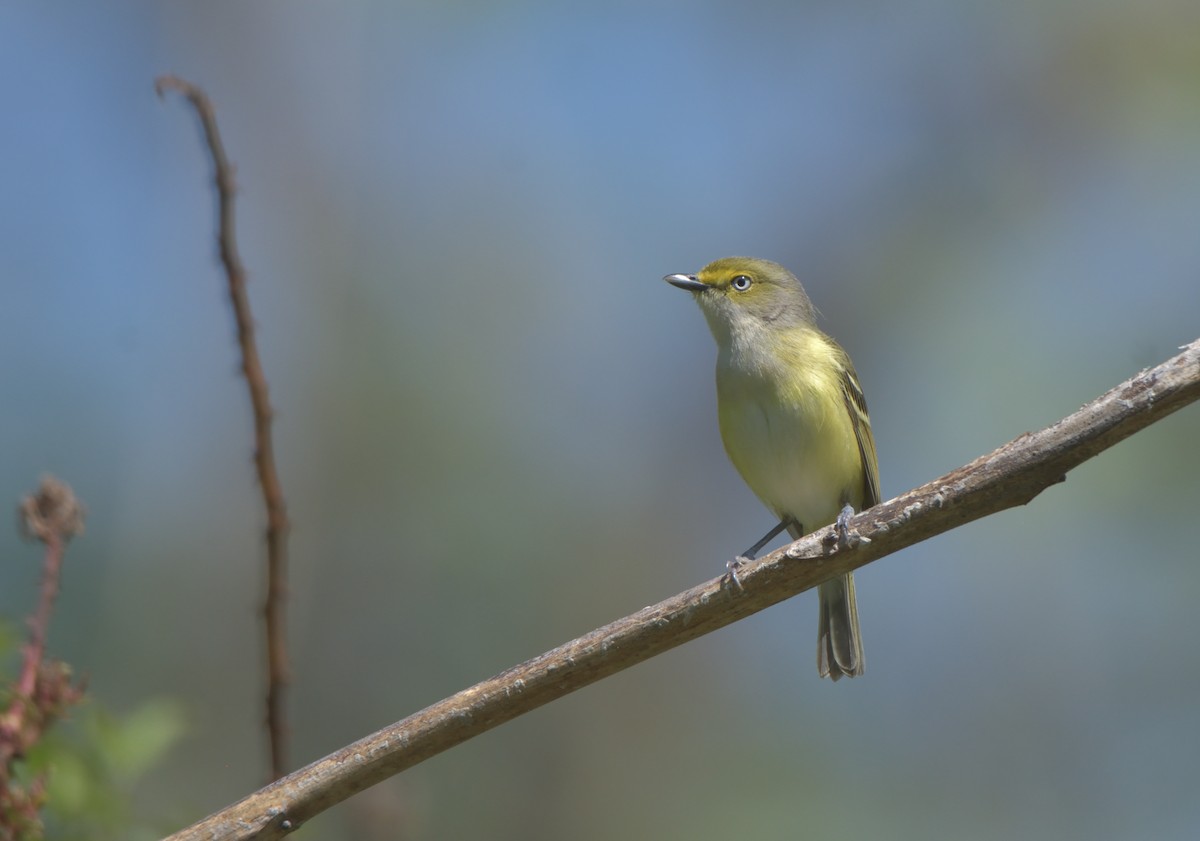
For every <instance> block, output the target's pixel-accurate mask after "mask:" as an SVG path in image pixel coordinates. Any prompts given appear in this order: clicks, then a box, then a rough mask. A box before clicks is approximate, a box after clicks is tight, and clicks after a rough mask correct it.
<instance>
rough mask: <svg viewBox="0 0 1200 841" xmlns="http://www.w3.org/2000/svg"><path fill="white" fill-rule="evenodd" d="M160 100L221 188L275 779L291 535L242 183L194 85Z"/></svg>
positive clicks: (178, 83)
mask: <svg viewBox="0 0 1200 841" xmlns="http://www.w3.org/2000/svg"><path fill="white" fill-rule="evenodd" d="M155 90H156V91H157V92H158V95H159V96H163V95H164V94H165V92H166V91H168V90H173V91H177V92H178V93H180V94H181V95H182V96H184V97H186V98H187V100H188V101H189V102H190V103H191V104H192V107H193V108H194V109H195V110H196V115H197V116H198V117H199V118H200V125H201V126H202V127H203V129H204V137H205V140H206V141H207V143H208V149H209V153H210V154H211V155H212V161H213V170H214V181H215V182H216V187H217V242H218V248H219V249H220V253H221V263H222V265H224V267H225V274H226V277H227V278H228V281H229V299H230V301H231V302H232V303H233V314H234V318H235V319H236V321H237V334H238V344H239V346H240V347H241V351H242V371H243V373H244V374H245V375H246V385H247V386H248V387H249V389H250V403H251V405H252V406H253V409H254V465H255V467H256V468H257V470H258V483H259V487H261V488H262V494H263V502H264V503H265V505H266V508H267V592H266V597H265V600H264V604H263V618H264V622H265V624H266V647H267V702H266V705H267V714H266V725H267V735H268V739H269V742H270V752H271V778H272V779H278V778H279V777H281V776H283V774H284V772H285V771H286V770H287V741H288V727H287V717H286V712H285V708H284V689H285V688H286V686H287V683H288V681H289V679H290V675H289V668H288V653H287V624H286V616H285V608H286V606H287V533H288V528H289V523H288V516H287V505H286V503H285V501H284V497H283V485H282V484H281V483H280V481H279V472H278V470H277V469H276V467H275V448H274V445H273V443H272V439H271V418H272V416H273V414H274V413H273V412H272V410H271V401H270V398H269V396H268V394H267V378H266V376H265V374H264V373H263V367H262V360H261V359H260V358H259V355H258V345H257V343H256V341H255V338H254V317H253V316H252V315H251V312H250V299H249V297H248V296H247V295H246V269H245V267H244V266H243V265H242V260H241V257H240V256H239V255H238V249H237V239H236V231H235V228H234V216H233V209H234V202H233V199H234V196H235V194H236V193H237V184H236V182H235V180H234V167H233V165H232V164H231V163H230V162H229V159H228V158H227V157H226V156H225V146H224V144H223V143H222V142H221V135H220V134H219V133H218V132H217V116H216V113H215V111H214V110H213V106H212V102H211V101H210V100H209V98H208V96H207V95H206V94H205V93H204V91H202V90H201V89H200V88H198V87H197V86H196V85H193V84H192V83H191V82H188V81H185V80H183V79H180V78H178V77H175V76H161V77H159V79H158V80H157V81H156V82H155Z"/></svg>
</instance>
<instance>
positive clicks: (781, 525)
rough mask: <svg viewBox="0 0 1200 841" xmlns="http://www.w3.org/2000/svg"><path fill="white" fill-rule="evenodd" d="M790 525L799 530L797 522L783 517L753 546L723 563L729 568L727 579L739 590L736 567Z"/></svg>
mask: <svg viewBox="0 0 1200 841" xmlns="http://www.w3.org/2000/svg"><path fill="white" fill-rule="evenodd" d="M791 526H796V529H797V530H800V524H799V523H797V522H796V521H795V520H793V519H792V518H791V517H784V518H783V519H782V520H780V521H779V522H778V523H777V524H776V525H775V527H774V528H773V529H771V530H770V531H769V532H767V533H766V534H765V535H763V537H762V539H761V540H759V541H758V542H757V543H755V544H754V545H753V546H751V547H750V548H749V549H747V550H746V551H745V552H743V553H742V554H740V555H738V556H737V557H736V558H734V559H733V560H732V561H729V562H728V563H726V564H725V569H727V570H729V580H730V581H732V582H733V583H734V584H736V585H737V588H738V589H739V590H740V589H742V582H741V580H740V579H739V578H738V574H737V571H738V568H739V567H742V566H745V565H746V564H748V563H750V562H751V561H753V560H754V558H755V556H756V555H758V553H759V552H760V551H761V550H762V548H763V547H764V546H766V545H767V544H768V543H770V542H771V541H772V540H774V539H775V538H776V537H778V536H779V535H780V533H781V532H783V530H784V529H787V528H789V527H791Z"/></svg>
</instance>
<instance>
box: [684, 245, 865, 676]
mask: <svg viewBox="0 0 1200 841" xmlns="http://www.w3.org/2000/svg"><path fill="white" fill-rule="evenodd" d="M664 280H666V281H667V282H668V283H671V284H673V285H675V286H678V287H679V288H680V289H686V290H688V291H689V292H691V293H692V296H693V297H694V298H695V299H696V302H697V303H699V304H700V309H702V310H703V311H704V316H705V318H706V319H708V326H709V328H710V329H711V330H712V334H713V337H714V338H716V340H717V414H718V417H719V419H720V423H721V440H722V441H724V442H725V451H726V452H727V453H728V454H729V458H730V460H731V461H732V462H733V465H734V467H736V468H737V470H738V473H740V474H741V475H742V478H743V479H744V480H745V481H746V484H747V485H749V486H750V489H751V490H752V491H754V493H755V494H757V495H758V498H759V499H761V500H762V501H763V503H764V504H765V505H766V506H767V508H769V509H771V512H772V513H773V514H774V515H775V516H777V517H778V518H779V520H780V525H779V526H777V527H776V528H775V529H774V530H773V531H772V532H771V533H770V534H768V535H767V536H766V537H765V538H763V540H761V541H759V542H758V543H756V544H755V545H754V546H753V547H751V549H750V550H749V551H747V552H746V553H745V555H744V556H742V557H743V558H753V557H754V553H755V552H757V551H758V550H759V549H761V548H762V547H763V546H765V545H766V544H767V543H768V542H769V541H770V540H771V539H772V538H774V537H775V536H776V535H777V534H779V532H780V531H782V530H783V529H785V528H786V529H787V531H788V533H789V534H790V535H791V536H792V537H793V538H798V537H800V536H801V535H803V534H806V533H808V532H810V531H813V530H814V529H818V528H821V527H822V526H827V525H829V524H830V523H833V522H838V523H839V524H840V525H841V528H842V539H843V540H844V539H845V520H846V518H847V517H849V516H850V515H851V514H853V513H854V511H855V510H858V511H861V510H864V509H866V508H870V507H871V506H872V505H875V504H876V503H878V502H879V465H878V462H877V460H876V456H875V439H874V438H873V437H872V436H871V421H870V419H869V418H868V417H867V404H866V401H865V400H864V399H863V393H862V389H861V388H860V387H859V384H858V377H857V376H856V375H855V373H854V366H853V365H851V364H850V357H849V356H847V355H846V352H845V351H844V350H842V349H841V347H839V346H838V344H837V342H835V341H834V340H833V339H831V338H829V336H826V335H825V334H824V333H822V332H821V331H820V330H818V329H817V327H816V323H815V321H816V317H815V311H814V309H813V305H812V302H811V301H809V300H808V295H806V294H805V292H804V287H803V286H801V285H800V281H798V280H797V279H796V278H795V276H794V275H792V273H791V272H789V271H788V270H787V269H785V268H784V267H783V266H781V265H779V264H778V263H772V262H770V261H768V260H758V259H755V258H753V257H725V258H723V259H721V260H717V261H715V262H713V263H709V264H708V265H707V266H705V267H704V268H703V269H701V270H700V272H699V273H698V274H694V275H688V274H673V275H667V276H666V277H665V278H664ZM741 560H742V558H739V559H738V561H735V562H734V563H733V564H732V565H731V567H730V572H731V574H732V576H733V580H734V581H735V582H736V581H737V578H736V574H737V573H736V565H737V563H740V562H741ZM817 593H818V599H819V601H820V620H819V627H818V637H817V669H818V670H819V671H820V673H821V676H822V677H829V678H832V679H833V680H837V679H838V678H840V677H842V676H843V675H844V676H848V677H855V676H857V675H861V674H862V673H863V665H864V660H863V649H862V637H861V634H860V632H859V628H858V608H857V606H856V605H855V600H854V578H853V576H852V575H850V574H846V575H844V576H841V577H839V578H835V579H832V580H830V581H827V582H825V583H823V584H821V585H820V587H819V588H818V590H817Z"/></svg>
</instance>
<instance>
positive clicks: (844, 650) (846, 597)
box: [817, 573, 866, 680]
mask: <svg viewBox="0 0 1200 841" xmlns="http://www.w3.org/2000/svg"><path fill="white" fill-rule="evenodd" d="M817 598H818V600H819V601H820V604H821V609H820V618H819V620H818V626H817V671H818V672H820V674H821V677H827V678H829V679H830V680H837V679H838V678H841V677H858V676H859V675H861V674H862V673H863V669H864V667H865V666H866V660H865V659H864V658H863V647H862V633H861V632H860V631H859V629H858V604H857V602H856V601H855V598H854V576H853V575H852V574H851V573H846V574H845V575H843V576H841V577H839V578H834V579H832V580H830V581H826V582H825V583H824V584H821V585H820V586H819V587H818V588H817Z"/></svg>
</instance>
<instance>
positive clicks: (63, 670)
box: [0, 476, 84, 839]
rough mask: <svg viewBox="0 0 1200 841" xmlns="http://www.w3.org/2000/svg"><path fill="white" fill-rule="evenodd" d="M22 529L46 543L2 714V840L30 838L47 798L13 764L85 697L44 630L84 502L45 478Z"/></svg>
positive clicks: (27, 505)
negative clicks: (15, 778)
mask: <svg viewBox="0 0 1200 841" xmlns="http://www.w3.org/2000/svg"><path fill="white" fill-rule="evenodd" d="M20 517H21V529H22V531H23V532H24V534H25V535H26V536H27V537H29V538H31V539H33V540H39V541H41V542H42V543H43V544H45V547H46V553H45V555H44V557H43V560H42V584H41V591H40V594H39V596H38V604H37V608H36V609H35V610H34V613H33V615H32V616H31V617H30V618H29V639H28V641H27V642H26V643H25V646H24V650H23V656H22V658H21V671H20V674H19V675H18V677H17V682H16V685H15V686H14V688H13V690H12V701H11V702H10V703H9V706H8V710H7V711H6V712H5V713H4V714H3V715H0V839H7V838H18V837H26V833H32V832H35V831H36V829H37V828H38V827H40V820H39V818H38V811H39V810H40V808H41V805H42V801H43V800H44V799H45V786H44V781H43V780H41V779H37V780H34V781H33V782H32V784H30V785H29V786H26V787H24V788H22V787H20V786H17V785H14V784H13V782H12V773H13V762H14V761H15V760H16V759H19V758H20V757H22V756H24V755H25V754H26V753H28V752H29V750H30V749H31V748H32V747H33V746H34V745H35V744H36V743H37V742H38V740H39V739H41V737H42V734H43V733H45V732H46V730H47V729H48V728H49V727H50V725H52V724H53V723H54V722H55V721H56V720H58V719H59V718H61V717H62V716H63V715H64V714H65V713H66V711H67V708H68V707H70V706H71V705H73V704H75V703H78V702H79V700H80V699H81V698H82V697H83V685H82V684H81V683H80V684H76V683H73V682H72V680H71V670H70V668H69V667H68V666H67V665H66V664H65V663H61V662H58V661H46V660H45V657H46V634H47V632H48V631H49V629H50V614H51V612H52V611H53V610H54V601H55V599H56V598H57V597H58V582H59V577H60V575H61V573H62V562H63V555H64V553H65V551H66V546H67V542H68V541H69V540H70V539H71V538H72V537H74V536H76V535H78V534H81V533H82V532H83V517H84V512H83V506H82V505H81V504H80V503H79V500H78V499H76V497H75V494H74V492H72V490H71V488H70V486H68V485H67V484H66V483H65V482H62V481H59V480H58V479H55V478H53V477H52V476H47V477H45V478H43V479H42V484H41V486H40V487H39V488H38V492H37V493H36V494H32V495H30V496H28V497H26V498H25V499H24V501H22V503H21V508H20Z"/></svg>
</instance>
